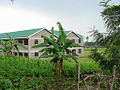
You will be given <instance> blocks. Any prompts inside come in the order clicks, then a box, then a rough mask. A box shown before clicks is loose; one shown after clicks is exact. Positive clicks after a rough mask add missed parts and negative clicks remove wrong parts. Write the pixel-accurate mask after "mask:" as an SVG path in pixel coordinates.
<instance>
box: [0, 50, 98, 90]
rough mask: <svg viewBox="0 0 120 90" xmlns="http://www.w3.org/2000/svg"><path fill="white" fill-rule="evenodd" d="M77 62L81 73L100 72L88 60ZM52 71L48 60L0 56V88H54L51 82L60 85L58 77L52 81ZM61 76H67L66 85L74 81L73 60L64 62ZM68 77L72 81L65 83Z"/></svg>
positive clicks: (91, 61)
mask: <svg viewBox="0 0 120 90" xmlns="http://www.w3.org/2000/svg"><path fill="white" fill-rule="evenodd" d="M86 51H90V50H86ZM86 51H85V52H86ZM78 61H79V62H80V63H81V73H91V72H99V71H100V68H99V65H98V64H97V63H95V62H94V61H93V60H90V59H89V58H80V59H78ZM53 69H54V66H53V65H52V63H51V62H50V59H28V58H24V57H16V56H12V57H4V56H0V88H2V89H4V88H5V89H13V90H14V89H18V90H19V89H22V90H25V89H30V90H33V89H39V90H46V89H48V88H50V89H51V88H53V87H54V88H56V87H55V85H53V83H52V82H54V83H56V82H58V83H59V84H60V81H59V80H58V79H60V77H59V78H55V79H54V77H56V73H55V72H54V70H53ZM63 75H64V76H67V79H66V80H65V81H64V82H66V83H67V84H71V83H72V82H73V81H75V78H76V76H77V67H76V63H75V62H74V60H70V61H69V62H68V61H64V72H63ZM69 77H74V79H73V80H72V81H67V80H68V78H69ZM56 80H58V81H56ZM63 80H64V79H63V78H62V80H61V81H62V83H64V82H63ZM69 82H71V83H69ZM66 83H65V85H66ZM74 83H75V82H74ZM59 84H58V85H59ZM58 87H59V86H58Z"/></svg>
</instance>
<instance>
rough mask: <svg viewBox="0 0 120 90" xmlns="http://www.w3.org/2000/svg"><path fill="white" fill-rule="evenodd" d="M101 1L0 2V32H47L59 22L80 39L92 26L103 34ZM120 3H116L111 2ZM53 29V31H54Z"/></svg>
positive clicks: (24, 0) (45, 0)
mask: <svg viewBox="0 0 120 90" xmlns="http://www.w3.org/2000/svg"><path fill="white" fill-rule="evenodd" d="M100 1H101V0H15V2H14V4H12V3H11V2H10V0H0V33H5V32H12V31H19V30H26V29H34V28H41V27H45V28H46V29H48V30H49V29H50V28H51V27H52V26H56V22H57V21H60V22H61V23H62V25H63V27H64V29H66V30H73V31H74V32H77V33H79V34H82V35H83V36H88V31H90V28H92V27H93V26H94V25H95V26H96V28H97V29H99V30H100V31H101V32H104V31H105V28H104V24H103V20H102V17H101V16H100V15H101V13H100V12H101V11H102V9H103V8H102V7H100V6H99V2H100ZM112 3H114V4H120V0H113V2H112ZM56 29H57V28H56Z"/></svg>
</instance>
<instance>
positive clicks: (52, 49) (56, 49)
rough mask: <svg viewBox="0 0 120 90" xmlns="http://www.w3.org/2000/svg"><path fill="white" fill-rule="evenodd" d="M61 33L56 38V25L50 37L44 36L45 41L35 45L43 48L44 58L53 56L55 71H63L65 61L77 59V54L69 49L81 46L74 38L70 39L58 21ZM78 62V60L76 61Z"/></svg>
mask: <svg viewBox="0 0 120 90" xmlns="http://www.w3.org/2000/svg"><path fill="white" fill-rule="evenodd" d="M57 25H58V28H59V33H60V35H59V36H58V37H57V40H55V38H56V37H55V34H54V27H52V28H51V35H50V37H46V36H42V38H43V39H44V41H45V42H44V43H41V44H38V45H35V46H33V48H41V47H45V48H43V49H42V50H41V51H40V52H42V55H41V57H42V58H48V57H52V59H51V62H53V63H54V65H55V71H56V72H58V73H62V71H63V61H64V60H68V59H69V58H73V59H74V60H75V61H76V56H77V55H76V54H75V53H74V54H72V53H73V52H72V51H71V50H70V49H69V48H71V47H79V46H80V45H79V44H76V43H74V40H68V39H67V36H66V34H65V32H64V29H63V27H62V25H61V23H60V22H57ZM76 62H77V61H76Z"/></svg>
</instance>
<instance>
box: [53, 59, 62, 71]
mask: <svg viewBox="0 0 120 90" xmlns="http://www.w3.org/2000/svg"><path fill="white" fill-rule="evenodd" d="M55 71H56V72H57V73H62V72H63V61H57V62H55Z"/></svg>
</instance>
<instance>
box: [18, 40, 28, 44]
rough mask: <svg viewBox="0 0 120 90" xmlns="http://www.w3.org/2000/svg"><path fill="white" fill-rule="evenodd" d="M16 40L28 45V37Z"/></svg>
mask: <svg viewBox="0 0 120 90" xmlns="http://www.w3.org/2000/svg"><path fill="white" fill-rule="evenodd" d="M18 42H19V43H21V44H23V45H28V39H18Z"/></svg>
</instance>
